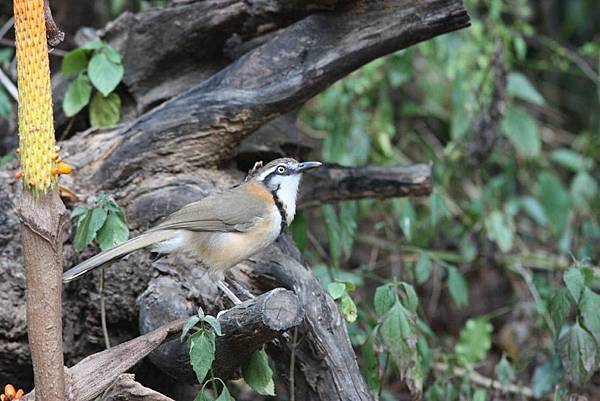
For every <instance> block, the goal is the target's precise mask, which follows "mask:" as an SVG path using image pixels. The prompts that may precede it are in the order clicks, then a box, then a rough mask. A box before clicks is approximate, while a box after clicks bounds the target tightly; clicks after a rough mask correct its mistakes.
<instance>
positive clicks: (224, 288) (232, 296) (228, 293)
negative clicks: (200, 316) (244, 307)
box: [217, 280, 242, 305]
mask: <svg viewBox="0 0 600 401" xmlns="http://www.w3.org/2000/svg"><path fill="white" fill-rule="evenodd" d="M217 287H219V288H220V289H221V291H223V293H225V295H226V296H227V298H229V299H230V300H231V302H233V303H234V305H239V304H241V303H242V301H241V300H240V299H239V298H238V297H237V296H236V295H235V294H234V293H233V292H232V291H231V290H230V289H229V287H228V286H227V284H225V282H224V281H222V280H219V281H217Z"/></svg>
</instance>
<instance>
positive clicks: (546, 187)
mask: <svg viewBox="0 0 600 401" xmlns="http://www.w3.org/2000/svg"><path fill="white" fill-rule="evenodd" d="M537 181H538V182H537V185H538V188H537V190H538V195H537V198H538V199H539V200H540V202H541V203H542V206H543V207H544V210H545V211H546V216H548V220H549V221H550V227H551V228H552V229H553V232H554V234H555V235H559V234H560V233H562V231H563V230H564V229H565V226H566V225H567V221H568V217H569V211H570V209H571V200H570V197H569V193H568V192H567V190H566V189H565V188H564V187H563V185H562V183H561V181H560V180H559V179H558V177H557V176H556V175H554V174H553V173H550V172H542V173H541V174H540V175H539V176H538V180H537Z"/></svg>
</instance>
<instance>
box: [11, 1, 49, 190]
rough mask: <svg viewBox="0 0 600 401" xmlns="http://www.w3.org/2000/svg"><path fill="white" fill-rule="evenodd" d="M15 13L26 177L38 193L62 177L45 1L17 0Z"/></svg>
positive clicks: (20, 124)
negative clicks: (58, 165)
mask: <svg viewBox="0 0 600 401" xmlns="http://www.w3.org/2000/svg"><path fill="white" fill-rule="evenodd" d="M14 13H15V35H16V39H17V74H18V86H19V147H20V157H21V169H22V171H23V174H22V179H23V185H24V186H25V188H29V189H30V190H32V191H33V192H34V193H36V194H38V193H40V192H46V191H47V190H48V189H50V188H52V187H53V186H54V184H56V181H57V178H58V175H55V174H52V169H53V168H55V167H56V162H55V160H54V159H55V158H56V150H55V148H54V145H55V139H54V121H53V116H52V87H51V84H50V68H49V63H48V44H47V42H46V25H45V21H44V0H14Z"/></svg>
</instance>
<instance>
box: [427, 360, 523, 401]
mask: <svg viewBox="0 0 600 401" xmlns="http://www.w3.org/2000/svg"><path fill="white" fill-rule="evenodd" d="M449 369H450V368H449V367H448V365H446V364H445V363H443V362H438V363H436V364H435V370H437V371H439V372H448V371H449ZM451 373H452V375H453V376H457V377H464V378H467V379H468V380H469V381H471V382H473V383H474V384H477V385H478V386H481V387H487V388H492V389H494V390H499V391H501V392H504V393H511V394H518V395H522V396H524V397H527V398H533V391H532V390H531V388H529V387H527V386H518V385H516V384H507V385H504V384H502V383H501V382H499V381H498V380H494V379H490V378H489V377H485V376H483V375H482V374H480V373H478V372H476V371H474V370H467V369H464V368H460V367H457V366H455V367H454V368H453V369H452V372H451Z"/></svg>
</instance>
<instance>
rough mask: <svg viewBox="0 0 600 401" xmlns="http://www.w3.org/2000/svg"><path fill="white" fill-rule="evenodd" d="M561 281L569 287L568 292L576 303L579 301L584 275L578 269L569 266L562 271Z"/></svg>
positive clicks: (583, 286) (583, 284)
mask: <svg viewBox="0 0 600 401" xmlns="http://www.w3.org/2000/svg"><path fill="white" fill-rule="evenodd" d="M563 281H564V282H565V285H566V286H567V288H568V289H569V293H570V294H571V297H573V300H575V302H576V303H579V299H580V298H581V294H582V292H583V289H584V288H585V276H584V275H583V272H582V271H581V270H580V269H577V268H571V269H569V270H567V271H566V272H564V273H563Z"/></svg>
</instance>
